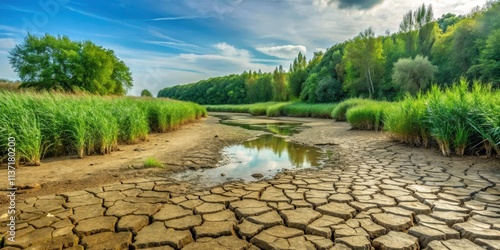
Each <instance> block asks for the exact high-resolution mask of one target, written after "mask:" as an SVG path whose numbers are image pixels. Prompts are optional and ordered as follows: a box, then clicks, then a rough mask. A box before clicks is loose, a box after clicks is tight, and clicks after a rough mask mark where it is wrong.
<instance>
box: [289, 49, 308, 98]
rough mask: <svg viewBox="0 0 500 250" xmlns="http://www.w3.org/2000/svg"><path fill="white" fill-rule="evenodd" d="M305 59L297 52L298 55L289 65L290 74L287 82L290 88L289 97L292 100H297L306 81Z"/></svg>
mask: <svg viewBox="0 0 500 250" xmlns="http://www.w3.org/2000/svg"><path fill="white" fill-rule="evenodd" d="M306 67H307V59H306V57H305V56H303V55H302V52H299V55H298V56H297V58H295V60H294V61H293V64H292V65H290V72H289V77H288V82H289V86H290V95H291V96H292V97H294V98H298V97H299V96H300V92H301V91H302V85H303V84H304V82H305V81H306V79H307V70H306Z"/></svg>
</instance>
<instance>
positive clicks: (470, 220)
mask: <svg viewBox="0 0 500 250" xmlns="http://www.w3.org/2000/svg"><path fill="white" fill-rule="evenodd" d="M287 120H290V119H287ZM301 121H309V123H308V124H307V126H309V129H306V130H304V131H303V132H302V133H299V134H297V135H295V136H293V137H291V138H290V139H291V140H293V141H296V142H301V143H304V144H310V145H317V146H321V147H323V148H324V149H325V150H331V151H332V152H334V157H335V158H336V160H335V161H331V162H329V163H328V164H327V165H325V167H324V168H322V169H320V170H301V171H287V172H284V173H280V174H278V175H277V176H276V177H275V178H274V179H273V180H263V181H259V182H254V183H227V184H224V185H221V186H217V187H212V188H206V187H204V186H203V185H200V184H199V183H177V182H173V181H169V180H167V179H165V178H160V177H157V176H141V177H134V178H130V179H126V180H125V179H124V180H121V181H120V182H119V183H114V184H106V185H103V186H99V187H92V188H86V189H82V190H78V191H71V192H64V191H63V192H58V193H55V194H50V195H44V196H38V197H32V198H27V199H24V200H22V201H18V203H17V210H18V211H20V213H19V214H18V217H17V221H16V223H17V231H16V241H15V242H10V241H8V240H7V239H6V238H4V244H5V247H4V249H20V248H25V249H84V248H85V249H156V250H160V249H161V250H163V249H408V250H413V249H415V250H416V249H434V250H448V249H452V250H454V249H468V250H474V249H500V187H499V186H498V185H497V184H499V183H500V164H499V160H498V159H483V158H479V157H463V158H462V157H442V156H439V154H438V152H437V151H435V150H429V149H418V148H410V147H406V146H404V145H401V144H398V143H395V142H391V141H390V140H389V139H388V138H387V137H386V135H385V134H383V133H376V132H363V131H350V130H348V129H349V127H348V125H346V124H344V123H332V122H331V121H326V120H314V119H306V120H303V119H302V120H301ZM1 209H2V211H4V210H5V211H6V208H5V207H2V208H1ZM1 221H2V225H5V223H6V222H7V218H5V216H3V217H2V219H1ZM5 231H7V228H6V227H2V228H1V232H5Z"/></svg>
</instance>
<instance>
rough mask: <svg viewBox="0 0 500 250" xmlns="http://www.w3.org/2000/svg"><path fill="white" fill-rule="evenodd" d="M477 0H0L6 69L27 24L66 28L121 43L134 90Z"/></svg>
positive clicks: (238, 66) (269, 58)
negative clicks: (421, 10)
mask: <svg viewBox="0 0 500 250" xmlns="http://www.w3.org/2000/svg"><path fill="white" fill-rule="evenodd" d="M485 2H486V1H485V0H484V1H483V0H481V1H470V0H432V1H429V0H426V1H407V0H142V1H134V0H108V1H90V0H89V1H76V0H39V1H35V0H33V1H27V0H26V1H19V0H2V1H1V2H0V17H1V19H0V78H7V79H11V80H15V79H18V77H17V75H16V73H15V72H14V71H13V70H12V68H11V66H10V64H9V62H8V52H9V51H10V50H11V49H12V48H13V47H14V46H15V45H16V44H19V43H22V41H23V39H24V36H25V35H26V32H28V31H29V32H31V33H32V34H36V35H43V34H45V33H49V34H51V35H66V36H69V37H70V38H71V39H73V40H91V41H92V42H94V43H96V44H98V45H100V46H103V47H106V48H109V49H112V50H114V51H115V53H116V55H117V56H118V57H119V58H120V59H122V60H123V61H124V62H125V63H126V64H127V65H128V66H129V68H130V69H131V71H132V75H133V78H134V88H133V89H132V90H131V91H130V92H129V94H130V95H138V94H139V93H140V91H141V90H142V89H145V88H147V89H149V90H151V92H153V94H154V95H156V93H157V92H158V90H160V89H162V88H164V87H167V86H173V85H177V84H184V83H190V82H194V81H198V80H201V79H205V78H209V77H213V76H220V75H226V74H232V73H237V74H239V73H241V72H243V71H244V70H258V69H261V70H263V71H271V70H272V69H274V67H276V66H278V65H280V64H282V65H284V67H285V68H288V65H289V64H290V62H291V61H292V60H293V58H294V57H295V56H296V55H297V53H298V52H300V51H302V52H303V53H305V54H306V55H307V56H308V58H310V57H311V56H312V54H313V52H314V51H317V50H324V49H326V48H328V47H331V46H332V45H333V44H335V43H338V42H342V41H344V40H347V39H350V38H352V37H354V36H356V35H357V34H358V33H359V32H360V31H362V30H364V29H366V28H367V27H369V26H372V27H373V28H374V30H375V32H376V33H377V34H383V33H385V31H386V30H389V31H391V32H396V31H397V30H398V27H399V23H400V22H401V19H402V16H403V14H404V13H405V12H407V11H408V10H413V9H416V8H417V7H418V6H420V5H421V4H422V3H425V4H432V5H433V7H434V11H435V17H436V18H437V17H439V16H441V15H442V14H444V13H448V12H451V13H455V14H466V13H468V12H469V11H470V10H471V9H472V8H473V7H475V6H477V5H483V4H484V3H485Z"/></svg>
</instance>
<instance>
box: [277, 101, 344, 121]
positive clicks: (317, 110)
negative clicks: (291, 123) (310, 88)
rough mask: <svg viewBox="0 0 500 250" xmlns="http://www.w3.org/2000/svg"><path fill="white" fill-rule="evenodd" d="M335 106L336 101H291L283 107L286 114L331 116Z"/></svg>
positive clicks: (317, 116)
mask: <svg viewBox="0 0 500 250" xmlns="http://www.w3.org/2000/svg"><path fill="white" fill-rule="evenodd" d="M336 106H337V104H336V103H317V104H309V103H300V102H296V103H292V104H289V105H286V106H284V107H283V113H284V114H285V115H286V116H298V117H316V118H331V113H332V111H333V110H334V109H335V107H336Z"/></svg>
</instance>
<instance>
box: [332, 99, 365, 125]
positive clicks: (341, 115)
mask: <svg viewBox="0 0 500 250" xmlns="http://www.w3.org/2000/svg"><path fill="white" fill-rule="evenodd" d="M368 102H369V100H366V99H361V98H351V99H347V100H345V101H343V102H341V103H339V104H338V105H337V106H336V107H335V108H334V109H333V110H332V113H331V117H332V118H333V119H335V120H336V121H339V122H340V121H347V117H346V113H347V110H348V109H350V108H352V107H355V106H358V105H361V104H366V103H368Z"/></svg>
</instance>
